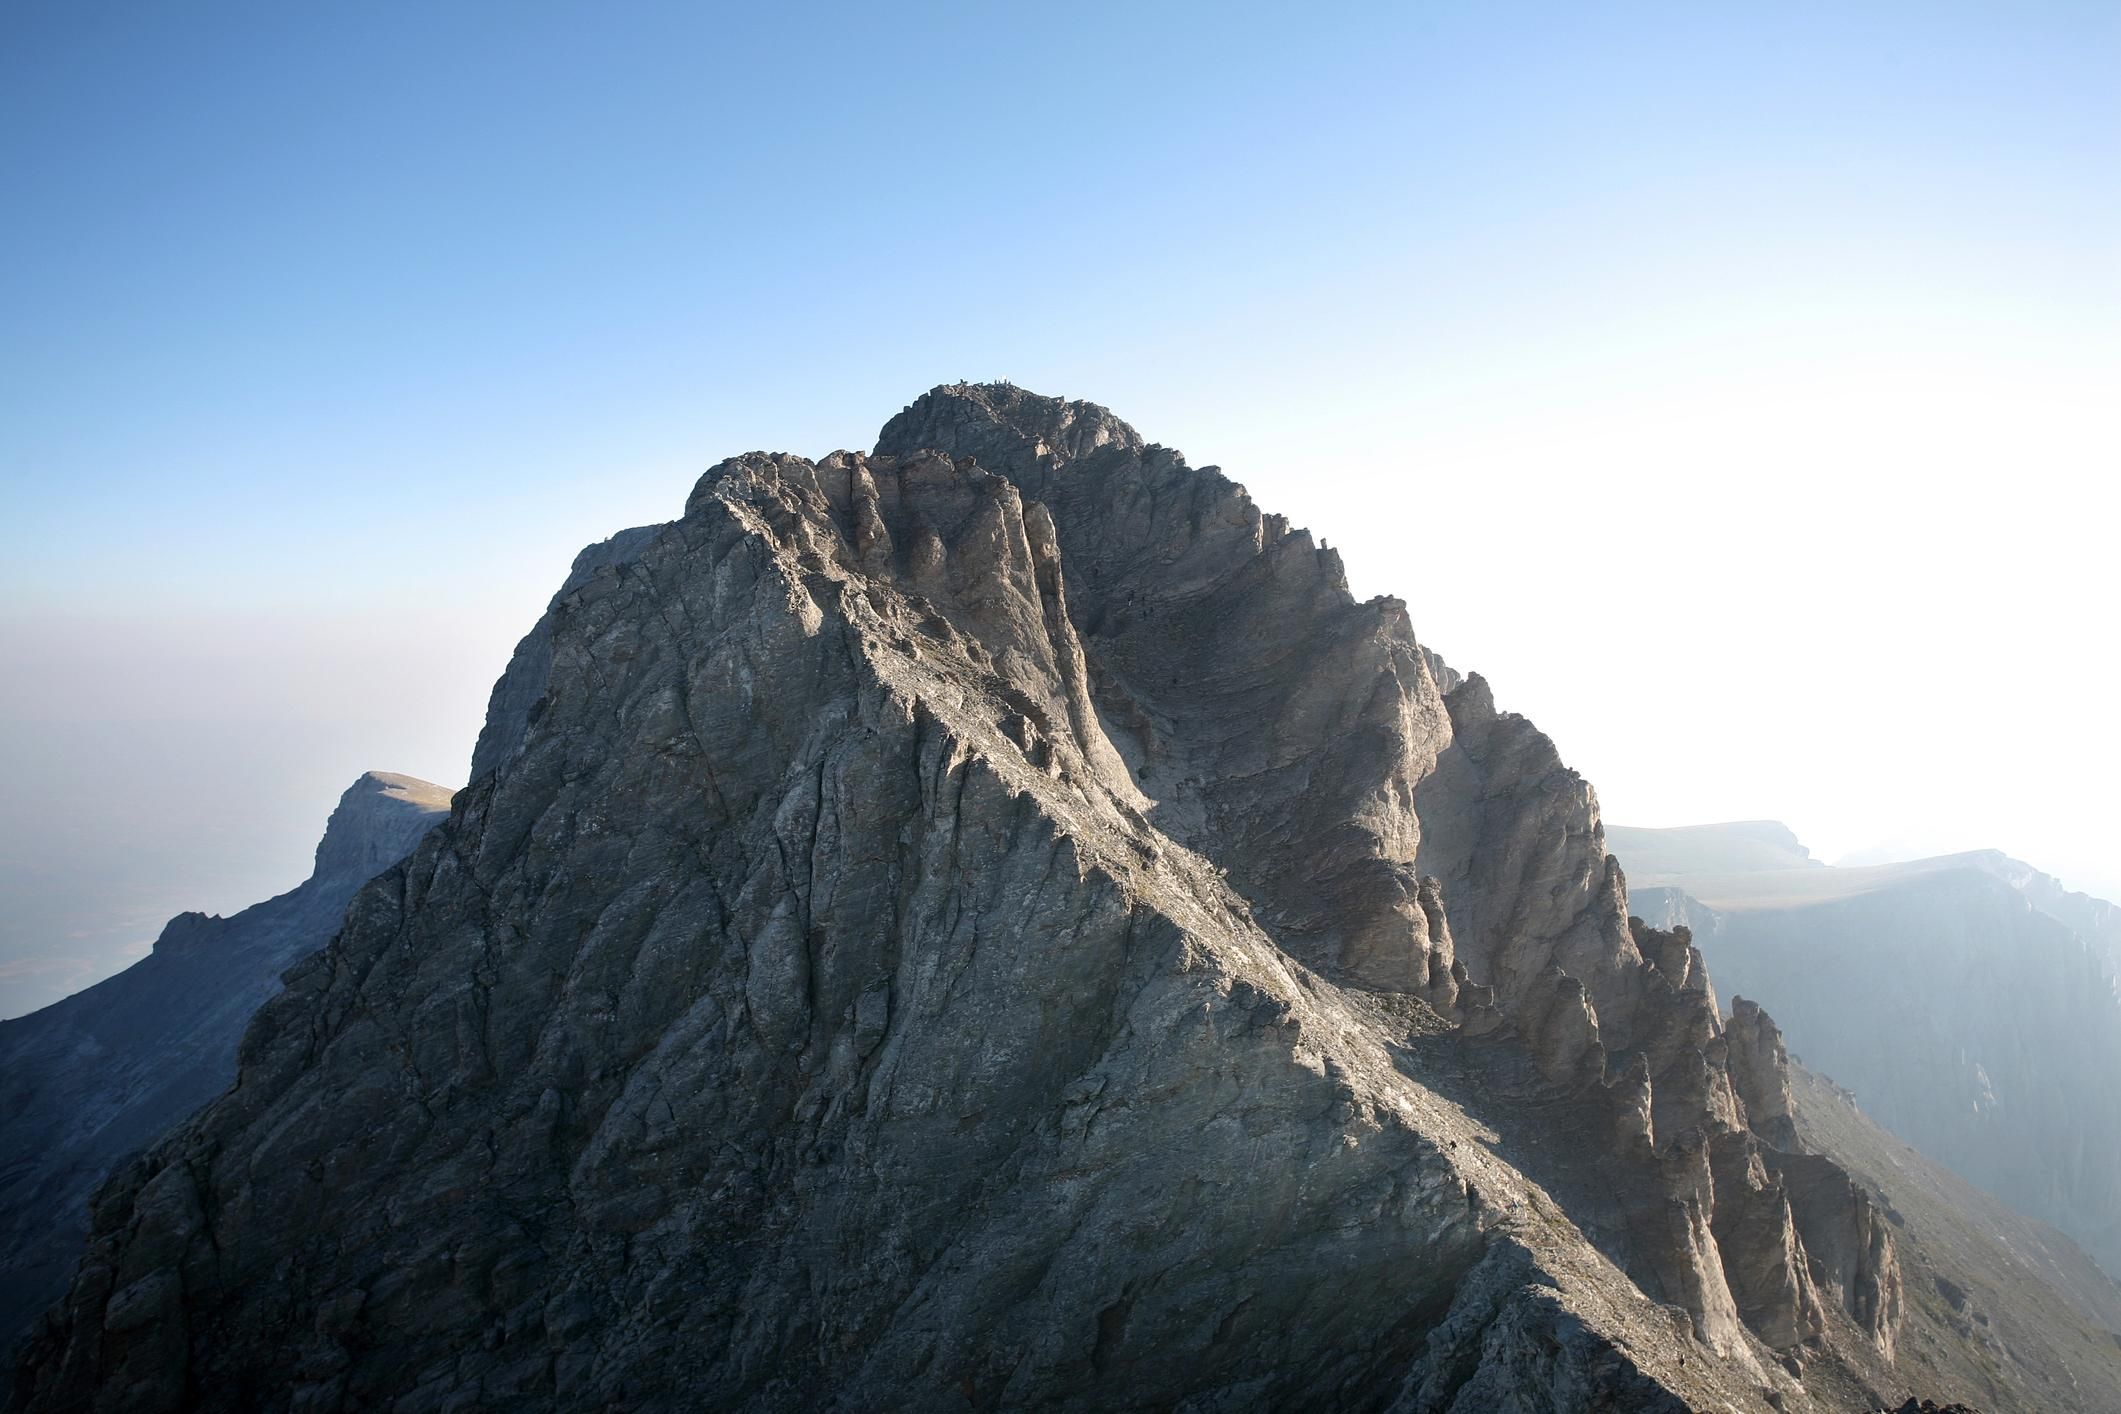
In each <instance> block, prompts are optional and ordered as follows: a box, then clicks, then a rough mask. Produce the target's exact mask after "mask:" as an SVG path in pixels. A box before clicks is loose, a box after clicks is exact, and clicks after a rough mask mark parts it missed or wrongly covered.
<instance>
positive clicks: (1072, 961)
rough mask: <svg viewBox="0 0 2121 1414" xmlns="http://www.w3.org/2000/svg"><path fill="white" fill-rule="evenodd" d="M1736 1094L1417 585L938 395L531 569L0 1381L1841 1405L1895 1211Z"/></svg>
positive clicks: (73, 1389)
mask: <svg viewBox="0 0 2121 1414" xmlns="http://www.w3.org/2000/svg"><path fill="white" fill-rule="evenodd" d="M614 547H616V548H614ZM1763 1020H1764V1019H1763ZM1744 1055H1745V1057H1746V1060H1745V1062H1744V1064H1746V1065H1749V1066H1753V1067H1755V1068H1756V1069H1758V1068H1761V1067H1772V1066H1774V1065H1776V1064H1778V1063H1780V1053H1779V1052H1778V1051H1776V1050H1775V1049H1774V1048H1773V1047H1771V1046H1760V1045H1754V1046H1750V1047H1748V1048H1746V1049H1745V1050H1744ZM1742 1093H1746V1094H1758V1095H1773V1094H1776V1093H1778V1092H1777V1091H1776V1089H1775V1079H1774V1077H1773V1076H1772V1075H1762V1074H1753V1075H1749V1076H1748V1078H1747V1079H1746V1080H1745V1088H1744V1090H1743V1092H1742V1091H1741V1089H1740V1088H1739V1086H1738V1085H1737V1084H1736V1083H1735V1082H1734V1075H1733V1071H1732V1061H1731V1050H1730V1043H1729V1040H1728V1039H1727V1038H1726V1037H1725V1035H1724V1034H1723V1028H1722V1024H1721V1022H1720V1021H1719V1019H1718V1016H1717V1011H1716V1003H1715V998H1714V994H1713V992H1712V991H1711V989H1710V988H1709V986H1708V982H1707V978H1706V974H1705V972H1704V970H1703V968H1702V966H1701V960H1700V957H1699V955H1698V954H1696V953H1695V952H1694V951H1693V950H1692V948H1691V947H1690V946H1689V945H1688V943H1687V942H1686V940H1685V939H1683V938H1679V937H1677V936H1676V935H1670V934H1657V933H1654V932H1653V931H1652V930H1648V929H1637V928H1635V927H1634V926H1632V925H1631V924H1630V921H1629V917H1628V910H1627V900H1626V894H1625V888H1624V884H1623V881H1622V880H1621V877H1620V875H1619V872H1618V870H1617V868H1616V867H1615V866H1614V865H1613V863H1612V861H1611V860H1609V859H1608V858H1607V857H1606V855H1605V852H1604V848H1603V837H1602V833H1601V830H1600V826H1599V821H1598V815H1597V809H1596V804H1595V801H1594V799H1593V797H1592V795H1591V792H1590V790H1589V788H1588V787H1587V786H1586V785H1585V784H1584V783H1583V782H1582V781H1581V780H1580V779H1579V778H1577V777H1576V776H1575V775H1574V774H1573V773H1572V772H1570V771H1568V770H1567V768H1566V767H1565V766H1563V765H1562V763H1561V761H1560V759H1559V757H1558V755H1557V754H1556V753H1555V751H1554V748H1553V746H1552V745H1551V743H1549V742H1548V741H1547V740H1546V739H1545V738H1544V737H1543V736H1541V735H1540V734H1539V733H1538V732H1537V731H1536V730H1534V729H1533V728H1532V727H1531V726H1530V724H1529V723H1527V722H1525V721H1524V720H1523V719H1522V718H1520V717H1516V716H1513V715H1510V714H1506V713H1501V712H1498V711H1497V710H1496V709H1495V707H1494V705H1493V703H1492V700H1491V699H1490V696H1489V693H1488V690H1487V687H1486V684H1485V683H1484V682H1482V681H1481V680H1480V679H1479V678H1478V677H1477V676H1465V677H1463V678H1461V677H1460V676H1459V675H1458V674H1456V673H1453V672H1450V671H1449V670H1448V669H1444V668H1443V667H1442V665H1441V664H1440V663H1439V662H1438V660H1436V659H1435V658H1434V656H1433V655H1431V654H1429V653H1427V652H1425V651H1424V650H1423V649H1421V648H1420V647H1419V645H1418V644H1417V643H1416V642H1415V640H1414V637H1413V634H1412V630H1411V627H1410V624H1409V622H1408V617H1407V613H1406V610H1405V607H1404V606H1403V605H1401V604H1399V603H1398V602H1397V601H1395V600H1389V599H1381V600H1374V601H1371V602H1370V603H1366V604H1358V603H1356V602H1354V601H1353V600H1352V599H1351V598H1350V596H1349V594H1348V592H1347V588H1346V583H1345V579H1344V577H1343V575H1342V573H1341V569H1340V564H1339V561H1338V559H1337V557H1335V556H1334V555H1332V553H1331V552H1330V551H1327V550H1324V549H1322V548H1320V547H1317V546H1315V545H1314V544H1313V543H1312V542H1311V540H1310V537H1309V536H1308V535H1306V534H1305V533H1304V532H1302V531H1299V530H1294V529H1292V528H1291V527H1289V526H1288V525H1287V523H1286V522H1284V521H1282V520H1281V519H1280V518H1278V517H1274V516H1270V515H1266V514H1263V513H1261V512H1260V511H1258V510H1257V509H1256V508H1255V507H1254V506H1253V505H1252V503H1251V501H1250V499H1249V498H1248V497H1247V496H1246V495H1245V493H1244V491H1243V489H1242V488H1241V487H1238V486H1236V485H1235V484H1233V483H1231V482H1229V481H1228V480H1226V479H1225V478H1223V477H1222V476H1221V475H1220V474H1219V473H1217V472H1215V471H1214V470H1213V469H1194V468H1190V467H1188V466H1187V465H1186V464H1185V462H1184V461H1183V459H1182V458H1180V457H1179V456H1178V454H1177V453H1175V452H1172V451H1170V450H1168V449H1165V448H1160V447H1157V446H1154V445H1151V444H1149V443H1147V442H1145V441H1144V440H1143V439H1142V438H1141V437H1140V436H1138V435H1137V434H1136V433H1134V432H1133V430H1132V429H1130V428H1128V427H1127V426H1126V425H1125V424H1123V423H1121V422H1119V421H1118V419H1116V418H1114V417H1112V416H1111V414H1109V413H1107V412H1105V411H1104V410H1103V409H1100V408H1096V407H1092V406H1090V405H1087V404H1079V403H1062V402H1057V401H1055V400H1052V399H1045V398H1038V397H1035V396H1033V395H1030V394H1027V393H1024V392H1022V391H1021V390H1018V389H1014V388H1009V387H1006V386H1003V387H962V386H961V387H952V388H942V389H938V390H936V391H935V392H933V393H931V394H929V395H928V396H926V397H924V398H922V399H921V400H919V401H918V402H917V403H915V404H914V405H913V406H912V407H910V408H909V409H907V410H906V412H904V413H903V414H901V415H900V416H899V417H898V418H896V419H894V420H893V421H892V422H891V423H890V424H889V425H888V426H887V427H886V428H885V430H884V433H883V435H882V438H881V440H880V442H879V446H878V449H877V451H876V453H875V454H873V455H867V456H864V455H857V454H849V453H835V454H834V455H832V456H829V457H826V458H824V459H823V460H822V461H818V462H811V461H808V460H806V459H803V458H799V457H792V456H785V455H769V454H764V453H755V454H750V455H747V456H743V457H739V458H736V459H734V460H731V461H728V462H724V463H722V464H721V465H719V466H717V467H716V468H714V469H713V470H712V471H710V472H709V473H707V475H706V476H705V477H704V478H703V479H702V480H701V481H700V483H699V485H698V486H697V488H696V489H695V490H694V492H693V494H692V497H691V499H690V501H689V503H688V505H687V506H686V510H685V514H684V515H683V517H682V518H681V519H679V520H677V521H674V522H672V523H670V524H668V525H665V526H660V527H650V528H646V529H644V530H641V531H635V532H629V533H628V535H627V536H625V537H622V540H621V541H615V542H610V543H609V544H607V546H606V547H602V548H600V549H598V550H595V551H592V552H591V553H590V554H589V555H587V556H585V558H584V559H583V560H582V561H581V562H578V565H577V569H576V573H575V574H574V575H573V576H572V577H571V578H570V580H569V582H568V584H567V586H565V587H564V588H563V590H562V592H561V593H560V595H559V596H557V597H556V598H555V600H554V601H553V604H552V606H551V608H550V610H549V611H548V612H547V614H546V616H545V618H544V619H543V620H542V621H541V622H540V624H539V626H538V627H537V629H535V630H534V631H533V633H532V634H531V635H530V636H529V637H527V638H526V639H525V640H524V643H523V646H522V647H521V649H519V651H518V656H517V660H516V662H515V663H513V664H512V665H511V666H510V668H509V671H508V673H507V674H506V675H505V676H504V677H503V678H502V680H501V682H500V683H499V684H498V685H497V687H496V690H495V695H494V702H493V708H492V712H491V715H490V718H489V723H488V730H487V732H486V734H485V735H484V736H482V738H481V742H480V746H479V754H478V758H477V763H476V770H475V772H474V778H473V780H472V782H471V784H470V785H469V786H467V787H466V789H465V791H464V792H463V794H462V796H461V797H460V799H459V801H458V804H457V807H456V809H455V812H454V813H453V815H452V817H451V819H450V820H449V821H448V822H447V823H446V824H445V825H444V826H443V827H442V828H440V829H438V830H436V831H435V832H434V833H433V834H431V835H430V836H429V837H428V838H427V839H426V840H425V841H424V842H423V843H422V845H421V846H420V847H419V848H418V849H417V850H416V851H415V852H414V853H413V855H412V856H411V857H410V858H409V859H408V860H407V861H406V862H405V863H404V864H403V865H401V866H399V867H398V868H396V869H393V870H391V871H390V872H388V873H386V874H385V875H383V876H382V877H381V878H379V879H377V880H375V881H374V882H373V883H371V884H370V885H368V886H367V887H366V888H364V889H363V890H362V891H361V892H360V894H359V895H358V896H357V897H356V899H355V900H354V903H353V905H352V908H351V910H350V912H349V914H348V918H347V923H346V926H345V928H344V929H343V930H342V931H341V932H340V933H339V934H338V936H337V937H336V938H335V939H334V941H333V942H332V944H331V946H330V947H329V948H328V949H326V950H325V951H324V952H323V953H321V954H319V955H318V956H316V957H315V958H313V959H311V960H310V961H309V962H308V963H306V964H304V965H303V966H302V967H301V968H300V969H298V970H297V971H296V972H295V973H294V974H292V975H291V977H290V979H289V986H288V989H287V991H286V992H285V993H283V994H282V995H281V996H280V997H278V998H276V999H275V1000H274V1001H273V1002H272V1003H271V1004H269V1005H268V1006H266V1007H265V1008H264V1009H263V1011H261V1012H260V1014H259V1016H258V1019H257V1021H256V1022H255V1023H254V1024H253V1026H252V1028H251V1030H250V1032H249V1033H248V1035H247V1036H246V1038H245V1040H244V1044H243V1051H242V1070H241V1076H240V1079H239V1082H238V1084H237V1085H236V1087H235V1088H234V1089H233V1090H232V1091H230V1092H229V1093H228V1094H226V1095H224V1096H223V1097H222V1098H221V1099H220V1100H218V1101H217V1102H215V1103H214V1104H213V1105H212V1106H211V1107H210V1108H208V1109H207V1110H206V1111H205V1112H203V1113H202V1114H201V1115H200V1116H198V1117H197V1118H196V1119H195V1120H194V1121H193V1122H192V1123H190V1124H188V1125H187V1126H185V1127H184V1129H183V1130H181V1131H180V1132H178V1133H176V1134H174V1135H172V1136H171V1137H170V1138H168V1139H167V1140H166V1141H164V1142H163V1143H162V1144H160V1145H159V1146H157V1148H156V1149H155V1150H154V1151H153V1152H152V1153H151V1154H149V1155H148V1156H147V1157H146V1158H145V1159H144V1160H143V1161H142V1162H140V1163H139V1164H137V1165H136V1166H134V1167H133V1168H132V1169H131V1170H130V1171H129V1172H128V1173H127V1174H126V1175H125V1176H124V1177H123V1179H122V1180H121V1181H119V1182H116V1183H114V1184H112V1185H111V1186H110V1187H109V1188H108V1189H107V1190H105V1192H104V1193H103V1195H102V1196H101V1198H100V1200H99V1202H98V1205H97V1212H96V1222H95V1227H94V1233H93V1235H92V1238H91V1241H90V1247H89V1253H88V1256H87V1258H86V1259H85V1260H84V1263H83V1265H82V1268H81V1271H80V1274H79V1276H78V1278H77V1279H76V1281H75V1283H74V1285H73V1287H72V1289H71V1291H70V1292H69V1294H68V1297H67V1299H66V1301H65V1303H64V1304H63V1306H62V1307H61V1308H60V1309H59V1310H58V1311H57V1312H55V1314H54V1316H53V1317H52V1319H51V1320H50V1321H49V1322H48V1323H47V1324H46V1325H45V1326H44V1328H43V1329H42V1330H41V1332H40V1334H39V1336H38V1338H37V1340H36V1342H35V1344H34V1345H33V1347H32V1348H31V1350H30V1352H29V1356H28V1358H27V1360H26V1361H25V1362H24V1365H23V1367H22V1370H21V1372H20V1374H19V1375H18V1379H17V1387H16V1392H15V1396H14V1398H15V1404H16V1406H17V1407H20V1408H24V1409H32V1410H46V1409H62V1408H72V1407H78V1406H80V1405H83V1404H89V1405H93V1406H94V1407H97V1408H101V1409H111V1410H121V1409H123V1410H133V1409H137V1410H151V1409H164V1408H176V1407H203V1408H227V1409H260V1408H299V1409H304V1410H333V1409H367V1408H392V1409H396V1410H400V1411H415V1410H424V1409H445V1408H448V1409H457V1408H474V1407H508V1408H556V1409H557V1408H567V1409H572V1408H581V1407H599V1406H602V1407H622V1408H627V1409H650V1410H655V1409H673V1410H674V1409H698V1408H703V1407H704V1408H725V1409H746V1410H799V1409H800V1410H810V1409H838V1410H848V1411H853V1410H868V1409H878V1408H892V1409H903V1410H946V1409H947V1410H960V1409H964V1408H967V1407H970V1408H974V1409H1009V1410H1018V1409H1038V1410H1101V1409H1110V1408H1116V1407H1125V1408H1172V1409H1183V1410H1192V1411H1209V1410H1218V1411H1223V1410H1228V1411H1235V1410H1251V1409H1312V1408H1316V1409H1336V1410H1342V1409H1346V1410H1362V1409H1372V1410H1378V1409H1388V1408H1389V1409H1399V1410H1407V1411H1443V1410H1450V1411H1458V1414H1470V1411H1474V1410H1486V1409H1525V1410H1556V1411H1559V1410H1563V1409H1570V1410H1575V1409H1614V1410H1620V1409H1629V1410H1634V1409H1667V1408H1668V1409H1675V1410H1676V1409H1717V1410H1765V1409H1768V1408H1781V1409H1803V1408H1827V1409H1844V1408H1846V1409H1853V1408H1860V1407H1868V1405H1867V1404H1866V1403H1863V1402H1862V1401H1863V1400H1865V1399H1867V1398H1868V1396H1869V1395H1870V1394H1871V1393H1874V1392H1875V1391H1876V1389H1877V1388H1879V1387H1883V1386H1886V1385H1897V1384H1898V1383H1899V1382H1900V1376H1899V1375H1897V1374H1895V1373H1894V1371H1893V1369H1892V1367H1891V1366H1890V1365H1889V1363H1888V1362H1889V1361H1890V1360H1891V1359H1892V1358H1893V1357H1894V1354H1895V1338H1896V1334H1897V1333H1898V1329H1899V1322H1900V1319H1901V1309H1900V1308H1899V1307H1898V1306H1897V1305H1896V1304H1895V1303H1894V1302H1893V1301H1892V1300H1891V1299H1889V1296H1888V1295H1887V1293H1890V1292H1892V1291H1895V1290H1897V1287H1896V1285H1895V1283H1896V1282H1897V1280H1898V1278H1897V1267H1896V1266H1895V1265H1894V1261H1893V1253H1892V1244H1891V1238H1890V1234H1889V1233H1888V1232H1887V1231H1886V1229H1885V1225H1884V1224H1883V1223H1882V1222H1871V1221H1869V1220H1868V1217H1867V1214H1868V1213H1869V1211H1870V1210H1869V1206H1868V1204H1869V1200H1868V1198H1867V1196H1866V1194H1865V1191H1864V1190H1862V1189H1861V1188H1860V1187H1859V1186H1856V1185H1853V1184H1849V1183H1847V1182H1846V1181H1845V1180H1844V1182H1843V1184H1842V1185H1841V1186H1840V1187H1836V1186H1835V1185H1834V1184H1833V1183H1832V1181H1831V1177H1832V1175H1833V1174H1834V1173H1837V1172H1838V1170H1837V1169H1835V1168H1834V1167H1833V1165H1832V1164H1831V1162H1830V1161H1828V1160H1826V1159H1824V1158H1820V1157H1819V1156H1816V1155H1795V1154H1791V1155H1784V1154H1782V1153H1780V1152H1779V1151H1778V1150H1776V1149H1775V1148H1774V1146H1773V1144H1772V1143H1771V1142H1770V1140H1769V1139H1768V1138H1766V1137H1763V1135H1762V1134H1761V1133H1759V1132H1756V1130H1755V1128H1753V1127H1751V1126H1749V1123H1748V1120H1749V1115H1748V1110H1747V1101H1746V1100H1745V1099H1744V1098H1742ZM1779 1093H1781V1094H1782V1095H1783V1096H1784V1098H1785V1099H1786V1098H1787V1083H1786V1077H1785V1078H1784V1083H1783V1088H1782V1090H1781V1091H1780V1092H1779ZM1769 1108H1771V1106H1769ZM1767 1118H1770V1119H1772V1118H1774V1116H1768V1117H1767ZM1785 1137H1786V1136H1785ZM1793 1165H1794V1167H1793ZM1724 1175H1736V1177H1725V1176H1724ZM1792 1175H1795V1177H1792ZM1727 1197H1728V1201H1727V1200H1726V1198H1727ZM1719 1224H1721V1226H1720V1227H1719ZM1814 1232H1816V1233H1817V1234H1819V1237H1818V1241H1819V1242H1820V1243H1821V1244H1822V1246H1821V1250H1820V1251H1819V1252H1817V1253H1813V1252H1811V1251H1810V1250H1809V1244H1810V1243H1811V1242H1812V1241H1813V1238H1812V1237H1811V1236H1810V1235H1809V1234H1811V1233H1814ZM1725 1233H1729V1234H1731V1236H1730V1237H1729V1238H1728V1239H1726V1238H1725V1236H1724V1234H1725ZM1727 1240H1728V1242H1729V1249H1728V1250H1726V1245H1725V1244H1726V1241H1727ZM1814 1271H1817V1272H1819V1273H1821V1274H1823V1275H1824V1276H1825V1277H1827V1278H1829V1280H1827V1281H1824V1282H1817V1283H1815V1282H1814V1280H1813V1275H1812V1274H1813V1273H1814ZM1748 1319H1750V1320H1752V1321H1753V1324H1752V1325H1750V1326H1749V1325H1748V1324H1747V1320H1748ZM1784 1343H1787V1344H1788V1345H1789V1346H1790V1347H1791V1349H1793V1350H1794V1349H1795V1348H1796V1347H1798V1346H1802V1348H1803V1350H1804V1353H1805V1356H1806V1358H1807V1359H1809V1360H1810V1361H1812V1362H1813V1363H1814V1364H1815V1366H1816V1367H1817V1368H1818V1369H1822V1370H1826V1371H1829V1372H1830V1374H1829V1375H1828V1376H1825V1377H1820V1378H1818V1379H1815V1380H1814V1382H1813V1386H1807V1385H1804V1384H1800V1383H1799V1381H1798V1380H1797V1379H1796V1378H1795V1377H1794V1376H1793V1375H1792V1374H1791V1373H1790V1371H1789V1370H1788V1369H1787V1368H1786V1367H1785V1365H1784V1364H1783V1363H1782V1359H1781V1358H1780V1357H1782V1356H1783V1355H1784V1354H1785V1352H1784V1351H1783V1350H1781V1349H1779V1348H1778V1347H1779V1346H1780V1345H1782V1344H1784ZM2117 1356H2121V1351H2117ZM1791 1358H1794V1356H1792V1357H1791ZM1902 1364H1903V1367H1906V1365H1907V1358H1906V1357H1905V1356H1903V1357H1902ZM1917 1373H1920V1372H1919V1370H1918V1371H1917ZM1813 1387H1816V1389H1817V1391H1818V1393H1816V1394H1815V1393H1813V1392H1811V1390H1812V1388H1813Z"/></svg>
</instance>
